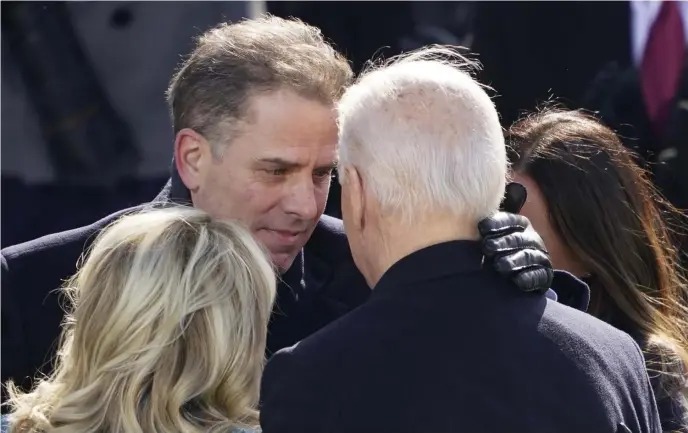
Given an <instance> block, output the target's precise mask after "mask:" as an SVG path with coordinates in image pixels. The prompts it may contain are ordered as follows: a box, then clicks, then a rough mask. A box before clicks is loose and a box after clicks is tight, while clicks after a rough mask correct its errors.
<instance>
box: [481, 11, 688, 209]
mask: <svg viewBox="0 0 688 433" xmlns="http://www.w3.org/2000/svg"><path fill="white" fill-rule="evenodd" d="M647 3H655V6H656V7H659V5H660V2H647ZM676 5H680V7H681V8H685V5H683V4H682V2H676ZM647 6H648V5H644V7H647ZM651 6H652V5H650V7H651ZM475 7H476V9H475V22H474V23H473V28H474V35H473V46H472V48H473V50H474V51H475V52H476V53H478V54H479V59H480V61H481V62H482V63H483V65H484V70H483V71H482V73H481V74H480V78H481V80H482V81H483V82H484V83H486V84H489V85H491V86H493V87H494V89H495V90H496V92H497V94H498V95H499V96H498V97H497V98H496V99H495V102H496V104H497V108H498V110H499V112H500V114H501V116H502V120H503V125H504V126H505V127H508V126H509V125H510V124H511V123H512V122H513V121H515V120H516V119H517V118H518V117H519V115H520V114H521V113H522V112H523V111H532V110H533V109H534V108H535V107H536V106H537V105H540V104H542V103H543V102H545V101H558V102H560V103H562V104H564V105H565V106H566V107H567V108H573V109H577V108H584V109H588V110H591V111H595V112H597V113H598V115H599V116H600V117H601V119H602V121H603V122H605V123H606V124H607V125H609V126H610V127H612V128H613V129H615V130H616V131H617V132H618V133H619V134H620V135H621V136H622V137H624V141H625V144H626V145H627V146H628V147H630V148H631V149H633V150H635V151H636V152H637V153H638V155H639V156H640V162H641V163H643V164H647V166H648V168H649V169H650V170H651V171H652V173H653V175H654V178H655V182H656V184H657V185H658V187H659V188H660V189H661V190H662V192H663V193H664V194H665V195H666V196H667V197H668V198H669V199H670V200H671V201H672V202H673V203H674V204H676V205H677V206H679V207H681V208H684V209H686V208H688V170H686V168H687V167H688V63H686V67H684V68H683V78H682V83H681V85H680V86H679V89H678V90H677V92H676V94H675V96H674V100H673V103H672V106H671V107H670V114H669V121H668V123H667V125H666V127H664V128H663V129H662V130H661V131H657V130H656V129H655V128H653V126H652V124H651V122H650V119H649V117H648V112H647V109H646V106H645V102H644V99H643V94H642V91H641V75H640V66H639V65H638V63H639V60H638V59H634V56H633V54H634V49H635V48H636V47H634V46H633V42H634V38H635V37H636V35H635V34H634V33H635V32H637V31H638V30H637V29H635V28H633V23H634V22H635V21H634V18H635V17H634V16H633V15H632V14H633V9H632V4H631V2H628V1H623V2H607V1H598V2H528V3H526V2H504V1H502V2H477V3H476V4H475ZM677 7H679V6H677ZM641 12H642V13H645V14H650V12H648V11H642V10H641ZM655 12H656V11H655ZM636 13H637V12H636ZM684 13H685V11H684ZM642 18H644V19H646V20H648V17H642ZM648 21H649V22H650V23H652V20H648ZM639 51H642V50H639ZM685 57H686V58H687V59H688V56H685Z"/></svg>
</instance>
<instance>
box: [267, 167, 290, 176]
mask: <svg viewBox="0 0 688 433" xmlns="http://www.w3.org/2000/svg"><path fill="white" fill-rule="evenodd" d="M266 171H267V172H268V174H271V175H273V176H284V175H285V174H287V170H286V169H284V168H277V169H274V170H266Z"/></svg>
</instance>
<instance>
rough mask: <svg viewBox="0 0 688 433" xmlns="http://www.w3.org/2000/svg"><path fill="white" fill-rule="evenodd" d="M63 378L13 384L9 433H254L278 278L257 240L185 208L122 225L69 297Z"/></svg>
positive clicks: (67, 289) (103, 240) (102, 238)
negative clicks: (237, 431) (249, 431)
mask: <svg viewBox="0 0 688 433" xmlns="http://www.w3.org/2000/svg"><path fill="white" fill-rule="evenodd" d="M62 291H63V293H64V294H65V295H66V297H67V299H68V300H69V301H70V302H69V303H70V305H69V308H70V310H69V311H68V314H67V316H66V321H65V323H64V329H63V334H62V340H61V345H60V350H59V352H58V360H57V367H56V369H55V372H54V374H52V375H51V376H50V377H47V378H45V379H43V380H42V381H40V382H39V383H38V384H37V385H36V386H35V388H34V389H33V390H32V391H31V392H29V393H22V392H21V391H19V390H18V389H17V388H16V387H15V386H14V385H13V384H12V383H9V384H8V386H9V392H10V400H9V402H8V403H7V404H8V405H9V406H10V408H11V414H10V415H9V423H10V425H11V428H10V432H11V433H14V432H45V433H48V432H50V433H68V432H79V433H87V432H108V433H116V432H126V433H135V432H140V433H143V432H145V433H151V432H188V433H192V432H204V433H206V432H227V431H230V430H231V429H232V428H246V427H249V428H251V427H255V426H256V425H257V424H258V419H257V411H256V405H257V403H258V394H259V388H260V377H261V373H262V369H263V365H264V351H265V343H266V337H267V324H268V320H269V317H270V313H271V309H272V305H273V302H274V299H275V291H276V278H275V273H274V270H273V268H272V266H271V264H270V263H269V261H268V259H267V256H266V255H265V253H264V252H263V250H262V249H261V247H259V245H258V244H257V243H256V242H255V241H254V239H253V238H252V236H251V235H250V234H249V232H248V231H246V230H244V229H243V228H242V227H240V226H239V225H237V224H236V223H229V222H222V221H218V220H215V219H213V218H211V217H209V216H208V215H207V214H205V213H204V212H202V211H200V210H197V209H193V208H185V207H174V208H166V209H155V210H149V211H146V212H143V213H139V214H133V215H129V216H125V217H123V218H121V219H119V220H118V221H117V222H115V223H114V224H113V225H111V226H110V227H109V228H107V229H106V230H104V231H103V232H102V233H101V234H100V235H99V236H98V238H97V240H96V241H95V243H94V244H93V247H92V249H91V251H90V254H89V255H88V258H87V259H86V261H85V262H84V263H83V266H81V267H80V269H79V271H78V272H77V274H76V275H75V276H74V277H73V278H72V279H71V280H70V281H69V282H68V283H67V284H66V285H65V286H64V288H63V289H62Z"/></svg>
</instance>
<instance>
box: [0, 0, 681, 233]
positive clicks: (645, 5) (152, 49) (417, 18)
mask: <svg viewBox="0 0 688 433" xmlns="http://www.w3.org/2000/svg"><path fill="white" fill-rule="evenodd" d="M661 3H662V2H659V1H654V2H633V1H631V2H627V1H616V2H602V1H595V2H530V3H526V2H425V1H418V2H414V1H410V2H390V1H385V2H370V1H366V2H362V1H360V2H293V1H280V2H270V1H268V2H241V1H236V2H227V1H216V2H201V1H193V2H164V1H163V2H157V1H156V2H132V1H118V2H59V1H58V2H45V3H44V2H7V1H4V2H2V4H1V5H2V69H1V70H2V93H1V96H2V101H1V110H2V122H1V131H2V137H1V144H2V153H1V158H0V159H1V161H2V179H1V195H0V197H1V200H2V203H1V208H0V209H1V215H0V218H1V219H0V221H1V236H0V239H1V242H2V246H8V245H12V244H16V243H18V242H22V241H26V240H30V239H33V238H36V237H38V236H42V235H44V234H48V233H52V232H56V231H60V230H65V229H70V228H74V227H78V226H80V225H85V224H89V223H91V222H94V221H95V220H97V219H99V218H100V217H103V216H105V215H107V214H109V213H112V212H114V211H116V210H119V209H123V208H125V207H128V206H132V205H137V204H140V203H143V202H146V201H148V200H151V199H153V198H154V197H155V195H156V194H157V192H158V191H159V190H160V189H161V188H162V186H163V185H164V183H165V181H166V180H167V177H168V172H169V167H170V161H171V155H172V145H173V135H172V128H171V126H170V120H169V117H168V112H167V108H166V105H165V96H164V93H165V89H166V87H167V84H168V81H169V79H170V77H171V76H172V73H173V71H174V69H175V66H176V65H177V64H178V62H179V61H180V59H181V56H183V55H185V54H186V53H188V52H189V51H190V49H191V46H192V43H193V37H194V36H196V35H198V34H200V33H202V32H204V31H205V30H207V29H208V28H210V27H212V26H214V25H216V24H217V23H219V22H221V21H234V20H238V19H241V18H243V17H252V16H256V15H258V14H260V13H263V12H270V13H272V14H274V15H278V16H283V17H288V16H294V17H298V18H301V19H302V20H304V21H305V22H307V23H309V24H312V25H315V26H318V27H320V28H321V29H322V31H323V33H324V34H325V36H326V37H328V38H329V39H330V40H332V41H333V42H334V43H335V45H336V46H337V47H338V48H339V50H340V51H342V52H343V53H345V54H346V55H347V56H348V58H349V59H350V60H351V61H352V62H353V65H354V67H355V69H356V70H360V68H361V66H362V65H363V64H364V63H365V61H366V60H368V59H370V58H371V57H374V56H384V57H389V56H391V55H394V54H397V53H399V52H401V51H405V50H410V49H414V48H418V47H420V46H422V45H427V44H432V43H441V44H453V45H462V46H465V47H467V48H468V49H470V50H471V52H473V53H475V54H474V55H475V57H476V58H477V59H479V60H480V61H481V62H482V63H483V65H484V70H483V71H482V72H481V73H480V78H481V80H482V81H483V82H484V83H485V84H488V85H490V86H491V87H492V88H493V89H494V91H493V92H492V95H493V96H494V97H495V102H496V104H497V107H498V109H499V111H500V113H501V115H502V120H503V126H505V127H508V126H509V124H511V123H512V122H513V121H514V120H516V119H517V118H518V116H519V115H520V114H521V113H522V112H524V111H528V110H533V109H534V108H535V107H536V106H538V105H541V104H543V103H547V102H548V103H550V104H551V103H553V102H558V103H561V104H563V105H565V106H567V107H569V108H586V109H589V110H592V111H596V112H597V113H598V115H599V116H601V117H602V119H603V121H604V122H605V123H607V124H608V125H610V126H612V127H613V128H615V129H616V130H617V131H619V133H621V134H622V135H623V137H624V140H625V141H626V144H627V145H628V146H629V147H631V148H633V149H634V150H636V151H637V152H638V154H639V155H640V158H641V162H642V163H644V164H647V167H648V168H650V169H651V171H652V173H653V176H654V180H655V182H656V184H657V185H658V186H659V187H660V189H661V190H662V191H663V192H664V194H665V195H667V196H668V197H669V198H670V200H671V201H672V202H674V204H676V205H678V206H680V207H682V208H686V207H688V200H687V198H688V144H687V143H686V141H687V137H688V77H687V75H688V72H687V71H688V68H686V66H685V65H684V64H683V63H682V64H681V68H682V69H681V74H682V77H683V78H682V82H681V85H680V86H679V87H678V88H677V89H674V90H673V91H674V92H675V97H674V100H675V104H673V107H672V110H671V113H669V114H668V115H667V116H668V119H669V120H668V121H667V125H666V127H664V128H662V129H661V130H659V129H657V128H655V127H654V126H653V124H652V123H651V122H650V120H649V118H648V116H647V114H646V109H645V104H644V102H643V96H642V91H641V87H642V86H641V84H642V83H641V80H640V78H639V76H640V75H639V71H641V69H642V67H643V53H644V52H646V50H645V45H646V44H647V35H648V32H649V28H650V27H651V26H652V24H653V23H654V22H655V20H657V19H658V14H659V9H660V8H659V5H660V4H661ZM678 4H679V9H680V13H681V14H682V16H683V17H684V22H688V20H686V16H688V15H687V12H688V10H687V8H686V5H687V4H688V3H684V2H680V3H678ZM683 27H684V31H686V32H688V30H685V29H688V25H684V26H683ZM686 40H688V33H686V34H685V35H683V37H682V38H680V40H678V43H680V44H681V46H680V47H678V48H677V49H678V50H682V51H680V53H681V54H682V53H684V52H685V49H686ZM664 48H665V50H664V51H665V53H664V54H663V55H667V56H676V55H678V54H676V53H677V51H672V50H671V49H670V48H671V47H668V46H665V47H664ZM326 212H327V213H329V214H332V215H335V216H337V215H338V214H339V200H338V188H337V185H336V182H335V183H334V185H333V193H332V195H331V199H330V202H329V204H328V209H327V211H326Z"/></svg>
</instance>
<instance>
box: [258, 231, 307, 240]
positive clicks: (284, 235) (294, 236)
mask: <svg viewBox="0 0 688 433" xmlns="http://www.w3.org/2000/svg"><path fill="white" fill-rule="evenodd" d="M265 231H266V232H268V233H270V234H271V235H272V236H274V237H275V238H277V239H279V240H280V241H281V242H284V243H293V242H296V241H298V240H299V238H300V237H301V236H303V234H304V233H305V232H306V231H305V230H302V231H293V230H272V229H265Z"/></svg>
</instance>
